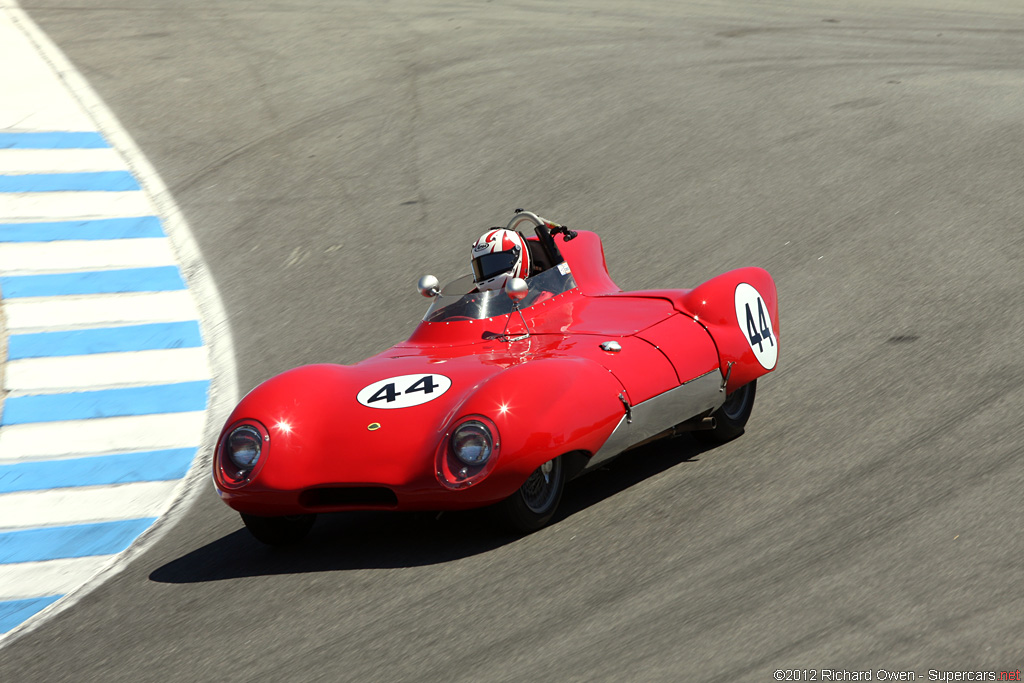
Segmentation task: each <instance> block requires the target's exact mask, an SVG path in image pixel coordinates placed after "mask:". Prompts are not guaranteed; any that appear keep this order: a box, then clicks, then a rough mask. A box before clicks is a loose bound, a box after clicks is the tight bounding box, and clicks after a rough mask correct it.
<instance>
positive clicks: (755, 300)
mask: <svg viewBox="0 0 1024 683" xmlns="http://www.w3.org/2000/svg"><path fill="white" fill-rule="evenodd" d="M736 322H737V323H738V324H739V326H740V331H741V332H742V333H743V336H744V337H746V339H747V343H748V344H750V348H751V350H753V352H754V356H756V357H757V362H758V363H760V364H761V365H762V366H763V367H764V368H765V369H767V370H771V369H772V368H774V367H775V361H776V360H778V358H779V340H778V339H777V338H776V336H775V325H774V323H772V317H771V314H770V313H769V312H768V306H767V305H766V304H765V302H764V298H763V297H762V296H761V294H760V293H759V292H758V291H757V290H756V289H754V287H753V286H752V285H749V284H747V283H746V282H741V283H740V284H739V285H737V286H736Z"/></svg>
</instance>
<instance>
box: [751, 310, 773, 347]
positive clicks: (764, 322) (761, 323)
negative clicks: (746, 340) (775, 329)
mask: <svg viewBox="0 0 1024 683" xmlns="http://www.w3.org/2000/svg"><path fill="white" fill-rule="evenodd" d="M746 306H747V336H748V337H750V345H751V346H753V345H754V344H757V350H758V351H764V342H768V343H769V344H771V345H772V346H775V342H774V341H772V328H771V325H769V324H768V316H766V315H765V314H764V306H763V304H762V303H761V297H757V325H755V324H754V314H753V313H751V312H750V304H747V305H746Z"/></svg>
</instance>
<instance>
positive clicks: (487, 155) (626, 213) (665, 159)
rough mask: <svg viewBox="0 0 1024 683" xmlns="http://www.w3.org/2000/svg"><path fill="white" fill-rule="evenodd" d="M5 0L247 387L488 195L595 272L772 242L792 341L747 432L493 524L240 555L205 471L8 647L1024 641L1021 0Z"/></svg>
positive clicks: (360, 677) (970, 659)
mask: <svg viewBox="0 0 1024 683" xmlns="http://www.w3.org/2000/svg"><path fill="white" fill-rule="evenodd" d="M828 5H831V6H828ZM893 5H897V6H896V7H893ZM23 6H24V7H25V9H26V10H27V11H28V13H29V14H30V15H31V17H32V18H33V19H34V20H35V21H36V22H37V23H38V24H39V25H40V26H41V27H42V29H43V30H44V31H45V32H46V33H47V34H48V35H49V36H50V37H51V38H52V39H53V40H54V41H55V42H56V43H57V44H58V45H59V46H60V47H61V48H62V49H63V50H64V51H65V52H66V54H67V55H68V57H69V58H70V59H71V60H72V61H73V62H74V63H75V65H76V66H77V67H78V69H79V70H80V71H81V72H82V74H83V75H84V76H85V77H86V78H87V79H88V80H89V82H90V83H91V84H92V86H93V87H94V88H95V89H96V90H97V91H98V93H99V94H100V96H101V97H102V98H103V99H104V100H105V102H106V103H107V105H108V106H109V107H110V108H111V109H112V110H113V111H114V112H115V114H116V115H117V116H118V117H119V118H120V120H121V122H122V123H123V125H124V126H125V127H126V128H127V129H128V131H129V132H130V133H131V134H132V136H133V137H134V139H135V140H136V142H137V143H138V144H139V146H140V147H141V148H142V150H143V151H144V152H145V154H146V155H147V156H148V158H149V159H150V161H151V162H152V163H153V165H154V166H155V167H156V168H157V170H158V171H159V173H160V175H161V176H162V177H163V179H164V181H165V182H166V183H167V185H168V186H169V187H170V190H171V192H172V193H173V195H174V197H175V199H176V201H177V202H178V204H179V205H180V206H181V208H182V210H183V211H184V213H185V215H186V217H187V219H188V221H189V222H190V225H191V227H192V230H193V232H194V233H195V236H196V239H197V240H198V242H199V246H200V247H201V249H202V252H203V255H204V256H205V258H206V261H207V263H208V265H209V267H210V269H211V271H212V273H213V276H214V278H215V280H216V282H217V286H218V288H219V290H220V293H221V296H222V297H223V299H224V303H225V306H226V308H227V311H228V315H229V318H230V325H231V329H232V333H233V336H234V344H235V348H236V351H237V362H238V374H239V384H240V386H239V389H240V390H241V391H243V392H244V391H247V390H248V389H249V388H251V387H252V386H254V385H255V384H257V383H258V382H260V381H261V380H263V379H265V378H267V377H269V376H270V375H272V374H275V373H277V372H280V371H283V370H285V369H287V368H290V367H292V366H295V365H299V364H302V363H311V362H321V361H333V362H341V363H351V362H355V361H358V360H360V359H362V358H364V357H365V356H367V355H370V354H371V353H375V352H377V351H380V350H382V349H384V348H386V347H387V346H389V345H391V344H393V343H395V342H397V341H399V340H401V339H404V338H405V336H406V335H407V334H408V333H409V332H410V331H411V329H412V327H413V325H414V323H415V321H416V320H417V319H418V318H419V316H420V315H421V314H422V312H423V310H424V307H425V304H424V301H423V299H421V298H420V297H419V295H418V294H417V293H416V291H415V288H414V285H415V282H416V280H417V278H418V277H419V276H420V275H422V274H425V273H428V272H430V273H433V274H435V275H438V276H439V277H440V278H441V279H442V280H445V279H447V278H449V277H450V276H454V275H456V274H461V272H463V271H466V270H468V265H469V245H470V243H471V241H472V240H473V239H475V238H476V237H477V236H478V235H479V233H481V232H482V231H483V230H484V229H485V228H487V227H488V226H491V225H498V224H503V223H504V222H505V221H506V220H507V219H508V216H509V213H510V212H511V210H512V209H513V208H516V207H526V208H529V209H533V210H536V211H538V212H539V213H541V214H542V215H544V216H547V217H548V218H551V219H553V220H558V221H561V222H565V223H568V224H570V225H571V226H574V227H578V228H588V229H594V230H596V231H598V232H599V233H600V234H601V235H602V236H603V238H604V241H605V250H606V254H607V257H608V263H609V267H610V269H611V273H612V276H613V277H614V278H615V279H616V281H617V282H618V283H619V285H620V286H622V287H623V288H626V289H638V288H652V287H669V286H671V287H686V286H693V285H696V284H698V283H699V282H701V281H703V280H704V279H707V278H708V277H711V276H712V275H714V274H717V273H718V272H721V271H723V270H726V269H729V268H733V267H738V266H742V265H760V266H763V267H765V268H767V269H768V270H769V271H770V272H771V273H772V274H773V275H774V277H775V279H776V281H777V283H778V285H779V294H780V301H781V341H782V352H781V357H780V359H779V365H778V371H777V372H775V373H774V374H772V375H770V376H769V377H767V378H766V379H765V380H764V381H762V382H761V383H760V384H759V386H758V404H757V405H756V407H755V410H754V416H753V418H752V420H751V422H750V424H749V425H748V429H747V433H746V434H745V435H744V436H743V437H741V438H740V439H738V440H736V441H734V442H732V443H730V444H728V445H726V446H723V447H720V448H716V449H713V450H709V451H702V450H700V449H699V448H698V447H697V445H696V443H695V442H693V441H692V440H690V439H689V438H680V439H678V440H676V441H673V442H670V443H665V444H660V445H657V446H654V447H649V448H646V449H645V450H643V451H642V452H640V453H637V454H635V455H634V456H633V457H631V458H629V459H622V460H620V461H618V462H616V463H614V464H613V465H611V466H609V467H608V468H606V469H604V470H601V471H599V472H597V473H595V474H593V475H591V476H590V477H589V478H587V479H583V480H581V481H579V482H577V484H576V485H575V486H574V487H572V488H571V489H570V490H569V492H568V494H567V497H566V499H565V500H564V501H563V509H562V512H561V514H560V516H559V517H558V518H557V520H556V522H555V523H554V524H553V525H552V526H551V527H549V528H547V529H545V530H542V531H541V532H538V533H536V534H534V535H532V536H529V537H526V538H522V539H512V538H507V537H502V536H497V535H495V534H494V533H493V532H492V531H491V530H490V529H489V527H488V526H487V524H486V523H485V521H484V520H483V519H482V518H481V517H480V516H479V515H473V514H446V515H443V516H441V517H440V518H439V519H435V517H434V516H432V515H394V516H388V515H382V514H380V515H378V514H359V515H351V516H345V517H339V518H335V519H327V520H325V519H321V521H320V522H318V525H317V527H316V529H315V530H314V532H313V534H312V536H311V538H310V540H309V542H308V543H307V544H306V545H304V546H302V547H300V548H299V549H297V550H294V551H288V552H278V551H271V550H268V549H265V548H263V547H262V546H260V545H258V544H257V543H256V542H255V541H253V540H251V538H250V537H249V535H248V533H247V532H246V531H244V529H242V526H241V522H240V520H239V519H238V517H237V515H235V514H234V513H232V512H231V511H230V510H228V509H227V508H226V507H225V506H224V505H222V504H221V503H220V502H219V501H218V500H217V496H216V495H215V493H214V491H213V488H212V486H210V488H209V493H208V495H205V496H201V497H200V498H199V499H198V500H197V502H196V503H195V504H194V505H193V506H192V507H191V508H190V509H189V510H188V511H187V512H186V513H185V514H183V515H182V516H181V517H180V518H179V519H178V521H177V523H176V525H175V526H174V527H173V529H172V530H171V531H170V533H168V534H167V535H166V536H165V537H164V538H163V540H162V542H161V543H159V544H157V545H156V546H155V547H153V548H151V549H150V550H149V551H148V552H146V553H144V554H143V555H141V556H140V557H138V558H137V559H136V560H135V561H134V562H133V563H132V564H131V565H130V566H129V567H128V568H127V569H126V570H125V571H124V572H123V573H121V574H119V575H117V576H116V577H115V578H114V579H113V580H111V581H110V582H108V583H106V584H104V585H103V586H102V587H100V588H99V589H97V590H95V591H94V592H92V593H90V594H89V595H88V596H87V597H85V598H84V599H83V600H82V601H81V602H79V603H78V604H77V605H75V606H74V607H73V608H72V609H70V610H67V611H65V612H63V613H61V614H59V615H58V616H57V617H55V618H54V619H52V620H50V621H48V622H46V623H45V624H43V625H42V626H41V627H40V628H38V629H35V630H32V631H30V632H28V633H27V634H25V635H24V636H22V637H20V638H18V639H16V640H14V641H13V642H11V643H9V644H8V645H7V646H6V647H5V648H4V649H3V652H2V654H0V681H4V682H8V681H10V682H11V683H16V682H22V681H24V682H29V681H31V682H43V681H62V680H73V681H104V682H114V681H131V682H132V683H138V682H140V681H199V680H210V681H219V680H231V681H236V680H237V681H290V680H295V681H339V680H343V681H403V680H407V681H445V682H451V681H499V680H500V681H595V680H602V681H627V680H635V681H654V680H666V681H676V680H678V681H769V680H774V677H773V672H774V671H775V670H777V669H816V670H820V669H840V670H842V669H847V670H859V671H862V670H871V671H877V670H878V669H887V670H891V671H900V670H906V671H915V672H916V673H917V676H918V677H919V679H920V677H924V678H925V680H927V672H928V670H930V669H934V670H938V671H940V672H941V671H965V670H973V671H1003V670H1010V671H1012V670H1014V669H1019V668H1021V665H1022V664H1024V635H1022V634H1024V593H1022V592H1021V588H1020V587H1021V586H1022V585H1024V562H1022V557H1024V538H1022V536H1021V533H1020V528H1021V521H1022V518H1024V496H1022V495H1021V491H1022V489H1024V462H1022V459H1021V455H1022V445H1021V444H1022V443H1024V426H1022V420H1021V415H1022V407H1024V364H1022V362H1021V357H1022V356H1021V350H1022V346H1024V307H1022V306H1021V303H1020V301H1021V286H1022V284H1021V281H1022V276H1024V228H1022V217H1024V194H1022V193H1021V180H1022V175H1021V168H1022V167H1024V145H1022V141H1024V14H1022V13H1021V9H1020V5H1019V3H1017V2H1016V1H1015V0H1005V1H1003V2H997V1H994V0H993V1H983V2H967V1H966V0H964V1H963V2H942V1H935V2H927V3H926V2H919V3H917V2H914V3H911V2H881V1H879V2H871V1H868V0H851V1H849V2H832V3H825V2H803V3H794V2H767V1H761V0H707V1H706V2H670V1H665V2H658V1H656V0H644V1H641V2H630V3H625V2H611V1H606V0H591V1H589V2H579V1H576V2H558V3H555V2H543V1H542V0H532V1H519V2H414V1H412V0H393V1H392V2H379V3H364V2H348V1H342V0H330V1H327V0H281V1H280V2H260V1H259V0H256V1H246V2H237V1H235V0H225V1H221V2H216V3H210V2H196V1H190V0H182V1H180V2H175V3H165V2H159V1H156V0H150V1H148V2H147V1H144V0H107V1H105V2H99V1H97V0H82V1H81V2H76V3H70V4H69V3H65V2H61V1H59V0H26V1H25V2H24V3H23ZM538 400H543V399H542V398H538ZM581 409H585V408H584V407H581Z"/></svg>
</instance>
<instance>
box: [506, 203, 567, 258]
mask: <svg viewBox="0 0 1024 683" xmlns="http://www.w3.org/2000/svg"><path fill="white" fill-rule="evenodd" d="M515 213H516V215H515V216H513V217H512V220H510V221H509V222H508V226H506V228H505V229H506V230H515V229H516V227H517V226H518V225H519V224H520V223H522V222H523V221H529V222H531V223H533V226H534V232H536V233H537V239H539V240H540V244H541V248H542V249H543V250H544V253H545V254H546V255H547V257H548V260H549V261H550V263H551V265H553V266H557V265H558V264H559V263H564V262H565V257H563V256H562V252H561V251H559V250H558V245H557V244H555V238H554V237H553V236H552V235H557V234H558V233H562V234H563V235H564V236H565V238H564V239H565V240H566V241H569V240H571V239H573V238H574V237H576V233H575V232H573V231H572V230H569V228H567V227H565V226H564V225H559V224H558V223H553V222H551V221H549V220H547V219H546V218H541V217H540V216H538V215H537V214H535V213H533V212H532V211H524V210H523V209H516V212H515Z"/></svg>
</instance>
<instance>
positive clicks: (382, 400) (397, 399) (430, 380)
mask: <svg viewBox="0 0 1024 683" xmlns="http://www.w3.org/2000/svg"><path fill="white" fill-rule="evenodd" d="M451 386H452V381H451V380H450V379H448V378H447V377H445V376H444V375H435V374H418V375H401V376H399V377H388V378H387V379H382V380H378V381H376V382H374V383H373V384H370V385H368V386H365V387H363V388H362V389H360V390H359V393H358V394H356V400H358V401H359V402H360V403H362V404H363V405H364V406H366V407H368V408H409V407H412V406H418V405H420V404H421V403H426V402H427V401H433V400H434V399H435V398H437V397H439V396H440V395H441V394H443V393H444V392H446V391H448V389H450V388H451Z"/></svg>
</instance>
